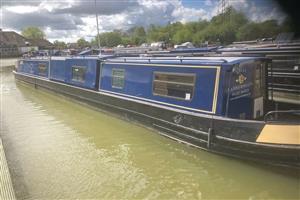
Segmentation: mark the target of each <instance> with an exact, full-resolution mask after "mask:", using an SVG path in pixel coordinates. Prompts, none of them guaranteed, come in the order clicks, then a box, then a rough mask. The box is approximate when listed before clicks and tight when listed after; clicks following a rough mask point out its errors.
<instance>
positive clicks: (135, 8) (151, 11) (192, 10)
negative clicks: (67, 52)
mask: <svg viewBox="0 0 300 200" xmlns="http://www.w3.org/2000/svg"><path fill="white" fill-rule="evenodd" d="M228 2H229V4H228V5H227V6H229V5H230V6H233V7H234V8H235V9H237V10H238V11H242V12H244V13H245V14H246V15H247V16H248V17H249V18H250V19H251V20H254V21H263V20H266V19H279V20H283V19H284V18H285V15H284V14H283V13H282V12H281V10H280V9H279V8H278V6H277V5H276V4H275V3H274V2H273V1H272V0H264V1H261V0H230V1H228ZM218 4H219V2H218V1H217V0H201V1H200V2H197V1H194V0H190V1H189V2H187V1H182V0H97V6H95V2H94V0H61V1H58V0H4V1H2V5H1V6H2V7H1V11H2V12H1V13H0V15H1V19H2V24H1V26H2V27H3V28H4V29H13V30H17V31H20V30H21V29H22V28H24V27H27V26H37V27H40V28H42V29H43V30H44V31H45V32H46V35H47V37H48V38H49V39H50V40H52V41H53V40H55V39H60V40H61V39H66V40H68V41H70V40H72V39H73V40H74V41H75V40H77V39H78V38H80V37H85V38H86V39H91V37H92V36H95V35H96V34H97V29H96V19H95V12H96V11H97V13H98V14H99V22H100V24H99V25H100V26H99V27H100V31H101V32H104V31H111V30H114V29H122V30H126V29H129V28H131V27H133V26H144V27H148V26H149V25H150V24H155V25H165V24H168V23H172V22H176V21H180V22H183V23H186V22H189V21H197V20H199V19H207V20H209V19H211V18H212V17H213V16H215V15H216V14H218V8H219V6H218Z"/></svg>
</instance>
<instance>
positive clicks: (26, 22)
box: [2, 9, 83, 30]
mask: <svg viewBox="0 0 300 200" xmlns="http://www.w3.org/2000/svg"><path fill="white" fill-rule="evenodd" d="M2 25H3V26H4V27H9V28H13V29H16V30H22V29H23V28H25V27H28V26H37V27H40V28H43V29H44V28H46V27H51V28H52V29H54V30H75V29H77V26H78V25H83V21H82V20H81V18H78V17H76V16H72V15H69V14H53V13H51V12H49V11H47V10H39V11H37V12H30V13H24V14H19V13H16V12H11V11H8V10H6V9H3V11H2Z"/></svg>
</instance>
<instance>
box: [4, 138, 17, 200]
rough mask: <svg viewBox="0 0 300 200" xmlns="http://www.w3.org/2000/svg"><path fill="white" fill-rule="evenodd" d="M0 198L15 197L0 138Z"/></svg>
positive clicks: (9, 199)
mask: <svg viewBox="0 0 300 200" xmlns="http://www.w3.org/2000/svg"><path fill="white" fill-rule="evenodd" d="M0 199H5V200H14V199H16V198H15V193H14V188H13V185H12V181H11V177H10V173H9V169H8V166H7V161H6V157H5V152H4V148H3V145H2V140H1V138H0Z"/></svg>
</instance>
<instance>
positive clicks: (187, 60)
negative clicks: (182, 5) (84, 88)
mask: <svg viewBox="0 0 300 200" xmlns="http://www.w3.org/2000/svg"><path fill="white" fill-rule="evenodd" d="M49 59H50V60H53V61H54V60H66V59H68V60H70V59H73V60H77V59H88V60H103V61H105V62H111V63H141V64H149V63H152V64H191V65H226V64H228V65H232V64H236V63H240V62H246V61H253V60H258V59H265V58H263V57H241V56H236V57H229V56H209V57H205V56H198V57H196V56H190V57H183V56H173V57H149V56H140V57H130V56H123V57H120V56H114V55H102V56H55V57H54V56H53V57H48V59H46V58H43V59H41V58H39V59H38V58H29V59H28V60H49Z"/></svg>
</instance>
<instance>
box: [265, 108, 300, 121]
mask: <svg viewBox="0 0 300 200" xmlns="http://www.w3.org/2000/svg"><path fill="white" fill-rule="evenodd" d="M280 115H283V116H284V117H285V119H283V118H282V117H280ZM285 120H287V121H289V122H292V123H299V124H300V110H273V111H270V112H268V113H267V114H265V116H264V121H265V122H266V123H267V122H282V121H285Z"/></svg>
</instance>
